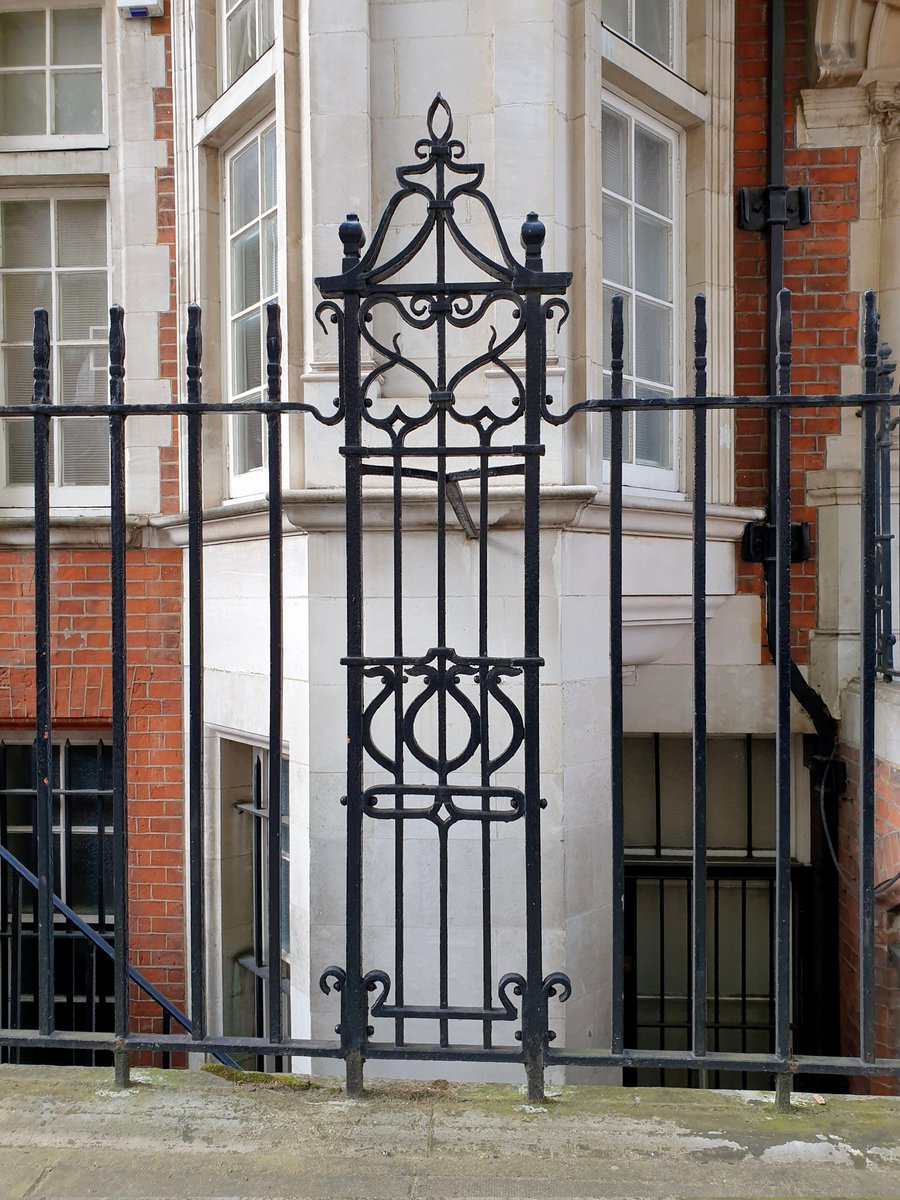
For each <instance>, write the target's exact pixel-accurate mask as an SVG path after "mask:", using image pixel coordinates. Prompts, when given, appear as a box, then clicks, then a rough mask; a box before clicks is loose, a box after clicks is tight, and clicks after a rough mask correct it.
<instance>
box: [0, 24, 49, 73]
mask: <svg viewBox="0 0 900 1200" xmlns="http://www.w3.org/2000/svg"><path fill="white" fill-rule="evenodd" d="M46 61H47V46H46V40H45V26H44V14H43V13H42V12H19V13H16V12H12V13H10V12H8V13H0V67H41V66H43V65H44V63H45V62H46Z"/></svg>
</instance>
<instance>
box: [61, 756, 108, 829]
mask: <svg viewBox="0 0 900 1200" xmlns="http://www.w3.org/2000/svg"><path fill="white" fill-rule="evenodd" d="M68 758H69V778H68V781H67V786H68V787H70V788H72V789H73V790H77V791H83V790H85V789H88V788H109V787H111V786H112V746H102V747H101V746H98V745H88V746H69V755H68ZM103 807H104V809H105V811H106V815H105V816H104V818H103V820H104V821H108V822H111V820H112V800H111V798H110V797H106V798H105V799H104V801H103ZM69 811H70V813H71V815H72V824H73V825H96V823H97V801H96V798H95V797H94V796H70V797H69Z"/></svg>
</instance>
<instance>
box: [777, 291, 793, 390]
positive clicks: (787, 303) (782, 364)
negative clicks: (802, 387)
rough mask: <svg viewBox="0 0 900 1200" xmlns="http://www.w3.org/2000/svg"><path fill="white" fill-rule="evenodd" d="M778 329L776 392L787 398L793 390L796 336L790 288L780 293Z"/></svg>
mask: <svg viewBox="0 0 900 1200" xmlns="http://www.w3.org/2000/svg"><path fill="white" fill-rule="evenodd" d="M776 329H777V344H778V359H777V363H778V377H777V383H776V390H777V392H778V394H779V395H780V396H787V395H788V393H789V392H790V390H791V341H792V339H793V334H794V325H793V320H792V318H791V293H790V290H789V289H788V288H782V289H781V291H780V292H779V293H778V315H777V317H776Z"/></svg>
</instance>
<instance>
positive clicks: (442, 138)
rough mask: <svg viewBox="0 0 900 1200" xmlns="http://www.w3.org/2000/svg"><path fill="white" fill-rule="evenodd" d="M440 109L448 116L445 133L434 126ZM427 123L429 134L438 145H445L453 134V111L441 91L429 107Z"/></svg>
mask: <svg viewBox="0 0 900 1200" xmlns="http://www.w3.org/2000/svg"><path fill="white" fill-rule="evenodd" d="M438 109H440V110H441V111H442V112H443V113H444V115H445V116H446V118H447V125H446V128H445V129H444V132H443V133H438V132H437V130H436V129H435V127H434V118H435V117H436V116H437V113H438ZM425 123H426V125H427V126H428V134H429V136H430V138H431V140H432V142H434V143H435V144H436V145H443V146H445V145H446V144H447V143H448V142H449V141H450V139H451V137H452V136H453V113H452V112H451V110H450V105H449V104H448V103H447V101H446V100H445V99H444V97H443V96H442V95H441V93H440V92H438V93H437V95H436V96H435V98H434V99H433V100H432V102H431V105H430V107H429V109H428V116H427V117H426V118H425Z"/></svg>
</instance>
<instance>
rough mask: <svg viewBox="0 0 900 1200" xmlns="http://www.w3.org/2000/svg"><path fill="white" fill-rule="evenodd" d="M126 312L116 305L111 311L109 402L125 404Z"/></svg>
mask: <svg viewBox="0 0 900 1200" xmlns="http://www.w3.org/2000/svg"><path fill="white" fill-rule="evenodd" d="M124 378H125V310H124V309H123V308H122V305H121V304H114V305H113V306H112V308H110V310H109V402H110V404H122V403H123V402H124V399H125V397H124V384H123V380H124Z"/></svg>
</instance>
